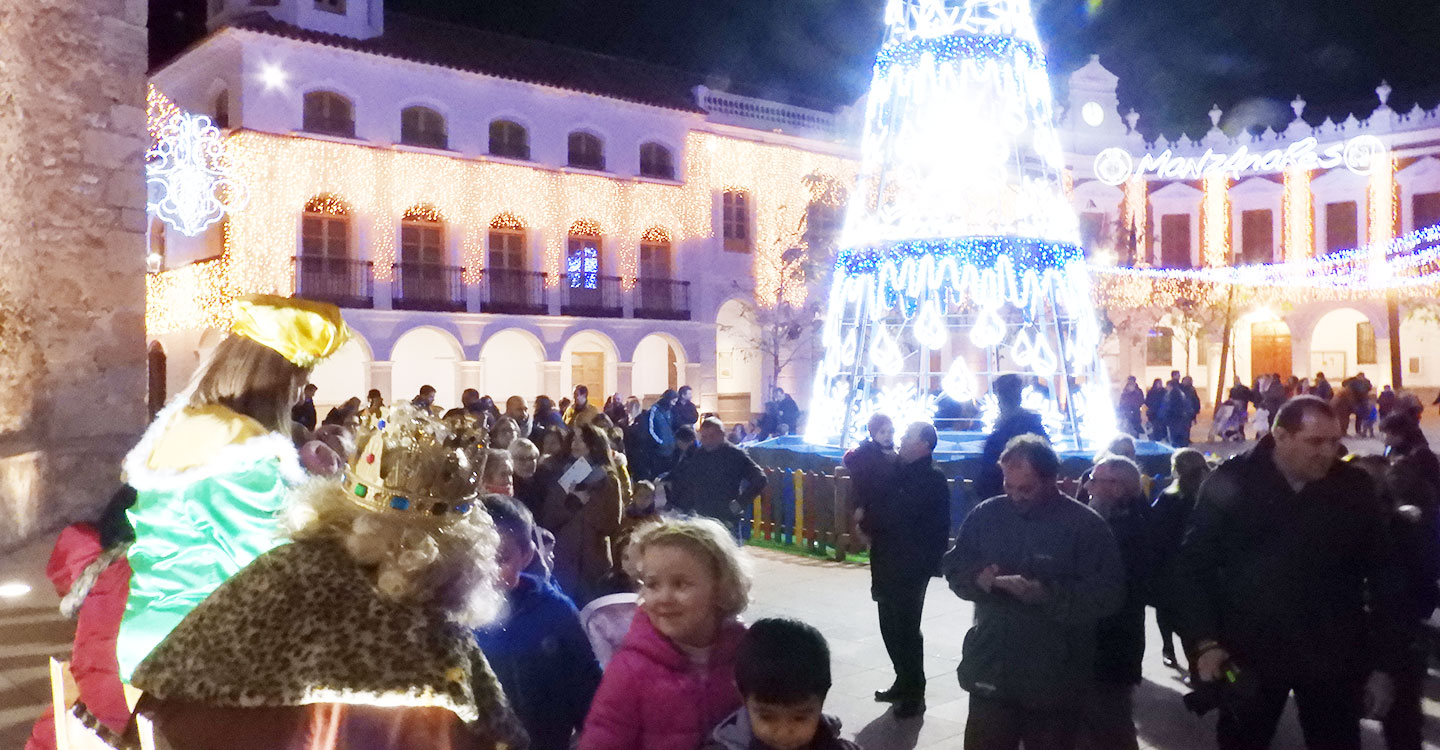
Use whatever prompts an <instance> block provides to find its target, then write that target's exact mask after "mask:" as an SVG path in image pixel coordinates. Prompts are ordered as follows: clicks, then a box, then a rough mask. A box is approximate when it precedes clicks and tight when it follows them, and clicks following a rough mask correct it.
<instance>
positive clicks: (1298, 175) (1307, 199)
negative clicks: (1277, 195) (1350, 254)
mask: <svg viewBox="0 0 1440 750" xmlns="http://www.w3.org/2000/svg"><path fill="white" fill-rule="evenodd" d="M1283 201H1284V204H1283V206H1284V212H1283V213H1284V216H1283V217H1282V218H1283V222H1284V231H1285V260H1287V261H1296V260H1304V259H1305V258H1309V257H1310V256H1312V255H1314V254H1315V215H1314V213H1313V211H1312V208H1311V202H1312V199H1311V196H1310V171H1309V170H1306V169H1301V168H1299V167H1291V168H1290V169H1287V170H1285V193H1284V198H1283Z"/></svg>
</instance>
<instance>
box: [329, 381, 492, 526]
mask: <svg viewBox="0 0 1440 750" xmlns="http://www.w3.org/2000/svg"><path fill="white" fill-rule="evenodd" d="M475 443H476V441H475V440H474V438H473V437H472V436H469V435H464V434H459V433H457V432H456V431H455V430H453V429H451V428H450V427H449V426H448V425H446V424H445V423H444V422H441V421H440V420H438V419H436V418H434V417H432V416H430V415H428V414H425V413H423V412H421V411H420V410H418V409H416V408H415V407H412V406H410V405H409V404H402V405H399V406H396V407H394V408H392V409H391V411H390V414H389V415H388V418H386V419H382V420H379V421H378V422H376V423H375V426H374V427H373V428H372V429H370V430H369V431H368V432H365V433H362V434H361V435H360V440H359V445H360V449H359V451H357V452H356V454H355V458H354V459H353V460H352V461H351V463H350V466H349V467H348V469H347V470H346V472H345V480H346V487H347V489H348V490H349V491H350V494H351V497H352V499H353V500H354V501H355V502H356V503H357V504H359V505H361V506H362V507H364V508H366V509H368V510H370V511H373V512H377V513H386V512H389V513H412V514H419V515H426V516H432V517H434V518H436V519H440V520H454V519H458V518H460V517H462V516H464V515H465V514H467V513H469V512H470V510H471V509H472V508H473V507H474V505H475V503H476V501H477V500H478V498H479V495H480V487H481V485H480V477H481V474H482V470H483V469H484V466H483V461H484V458H483V453H480V452H477V451H475V450H473V446H474V444H475Z"/></svg>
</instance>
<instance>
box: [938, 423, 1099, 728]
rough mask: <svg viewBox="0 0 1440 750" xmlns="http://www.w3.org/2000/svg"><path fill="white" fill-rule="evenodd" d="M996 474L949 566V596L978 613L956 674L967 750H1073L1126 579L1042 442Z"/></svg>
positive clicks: (1005, 460)
mask: <svg viewBox="0 0 1440 750" xmlns="http://www.w3.org/2000/svg"><path fill="white" fill-rule="evenodd" d="M1000 468H1001V470H1002V471H1003V472H1004V475H1005V483H1004V487H1005V494H1004V495H1001V496H999V497H995V498H991V499H990V500H987V501H985V502H983V503H981V504H980V505H979V506H978V507H976V508H975V510H974V511H972V512H971V514H970V516H969V517H968V518H966V519H965V523H964V525H962V526H961V527H960V538H959V539H958V540H957V541H956V542H955V548H954V549H952V550H950V552H949V553H947V554H946V555H945V562H944V570H945V579H946V580H947V581H948V582H949V583H950V588H951V590H953V591H954V592H955V593H956V594H958V595H959V596H960V598H962V599H968V600H970V601H972V602H974V603H975V623H974V625H973V626H972V627H971V628H970V632H969V633H967V634H966V636H965V645H964V648H963V651H962V655H961V660H960V669H959V676H960V685H961V687H963V688H965V689H966V690H967V691H969V693H970V716H969V719H968V721H967V722H966V725H965V748H966V750H1018V749H1019V747H1020V744H1021V743H1022V742H1023V743H1024V745H1025V748H1026V750H1070V749H1071V748H1074V747H1075V742H1076V735H1077V733H1078V731H1079V716H1080V714H1081V710H1080V709H1081V707H1082V704H1083V699H1084V696H1085V691H1086V690H1087V688H1088V687H1089V686H1090V684H1091V682H1092V678H1093V670H1094V666H1095V633H1096V626H1097V624H1098V623H1099V622H1100V620H1101V619H1102V618H1104V617H1107V616H1109V615H1111V614H1113V613H1114V612H1116V611H1117V610H1119V609H1120V606H1121V604H1122V603H1123V602H1124V600H1125V571H1124V568H1123V566H1122V564H1121V559H1120V552H1119V549H1118V547H1117V546H1116V544H1115V538H1114V536H1113V535H1112V534H1111V532H1110V528H1109V527H1108V526H1107V525H1106V523H1105V521H1104V519H1102V518H1101V517H1100V516H1099V515H1098V514H1097V513H1096V512H1095V511H1093V510H1091V509H1090V508H1088V507H1086V506H1084V505H1082V504H1080V503H1078V502H1076V501H1074V500H1072V499H1071V498H1068V497H1066V496H1065V495H1063V494H1061V492H1060V490H1059V488H1058V487H1057V486H1056V484H1055V479H1056V476H1057V475H1058V473H1059V469H1060V459H1059V457H1058V456H1056V455H1055V451H1054V450H1053V449H1051V447H1050V445H1049V443H1047V442H1046V441H1045V439H1044V438H1041V437H1040V436H1038V435H1021V436H1019V437H1016V438H1012V439H1011V440H1010V442H1009V443H1007V444H1006V446H1005V450H1004V452H1003V453H1001V455H1000Z"/></svg>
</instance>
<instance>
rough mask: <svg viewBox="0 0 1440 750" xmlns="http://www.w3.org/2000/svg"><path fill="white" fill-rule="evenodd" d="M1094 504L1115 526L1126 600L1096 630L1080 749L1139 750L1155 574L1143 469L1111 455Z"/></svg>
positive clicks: (1095, 487) (1098, 475)
mask: <svg viewBox="0 0 1440 750" xmlns="http://www.w3.org/2000/svg"><path fill="white" fill-rule="evenodd" d="M1087 488H1088V489H1089V491H1090V508H1091V509H1092V510H1094V511H1095V512H1096V513H1099V514H1100V517H1101V518H1103V519H1105V522H1106V523H1108V524H1109V525H1110V533H1111V534H1112V535H1114V537H1115V544H1116V546H1117V547H1119V549H1120V561H1121V563H1122V564H1123V565H1124V566H1125V603H1124V604H1123V605H1121V607H1120V611H1118V612H1116V613H1115V614H1112V615H1110V616H1109V617H1106V618H1105V619H1103V620H1101V621H1100V625H1099V627H1098V628H1097V629H1096V633H1095V684H1094V686H1093V687H1092V688H1091V689H1090V690H1089V691H1087V693H1086V701H1085V712H1084V715H1083V719H1082V727H1081V732H1080V736H1081V747H1088V748H1103V749H1104V750H1138V748H1139V746H1140V743H1139V740H1138V739H1137V738H1136V734H1135V719H1134V701H1133V693H1134V690H1135V686H1136V685H1138V684H1140V665H1141V663H1142V662H1143V661H1144V659H1145V603H1146V602H1147V601H1148V600H1149V598H1150V584H1151V581H1152V579H1153V576H1154V573H1155V554H1154V546H1153V544H1152V542H1151V535H1150V523H1149V518H1148V515H1149V510H1150V505H1149V503H1147V502H1146V498H1145V490H1144V489H1143V488H1142V487H1141V485H1140V467H1139V466H1136V465H1135V462H1134V461H1131V460H1130V459H1128V458H1126V457H1124V456H1116V455H1111V456H1107V457H1105V458H1102V459H1100V462H1099V463H1097V464H1095V468H1094V470H1093V471H1092V472H1091V475H1090V484H1088V485H1087Z"/></svg>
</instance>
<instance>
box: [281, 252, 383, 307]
mask: <svg viewBox="0 0 1440 750" xmlns="http://www.w3.org/2000/svg"><path fill="white" fill-rule="evenodd" d="M293 262H294V265H295V296H296V297H303V298H305V299H313V300H317V301H319V302H330V303H332V304H335V305H338V306H340V307H360V308H364V307H374V306H375V274H374V272H373V268H372V264H371V263H370V261H368V260H351V259H349V258H334V257H330V256H325V255H297V256H295V258H294V259H293Z"/></svg>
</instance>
